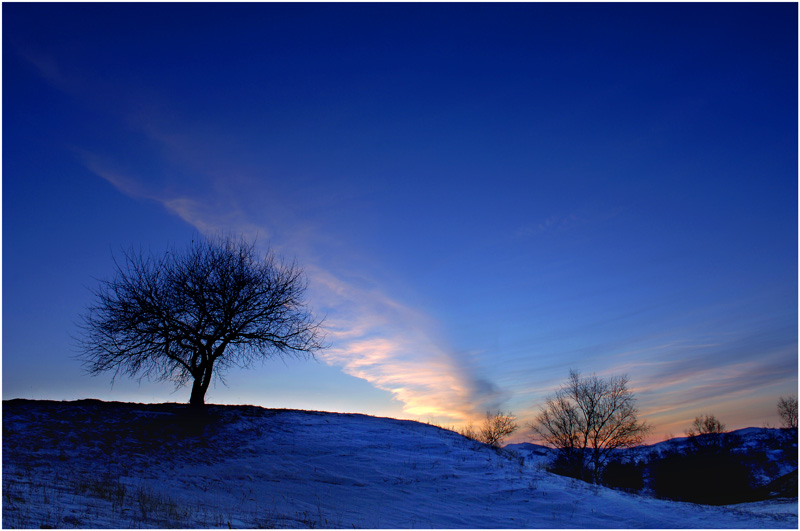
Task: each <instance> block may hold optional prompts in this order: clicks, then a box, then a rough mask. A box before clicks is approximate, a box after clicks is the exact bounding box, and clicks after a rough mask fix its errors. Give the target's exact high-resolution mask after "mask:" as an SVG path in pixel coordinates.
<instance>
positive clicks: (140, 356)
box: [78, 236, 323, 405]
mask: <svg viewBox="0 0 800 531" xmlns="http://www.w3.org/2000/svg"><path fill="white" fill-rule="evenodd" d="M115 264H116V275H115V277H114V278H113V279H112V280H105V281H102V282H101V284H100V287H99V288H98V289H96V290H93V294H94V295H95V298H96V302H95V303H94V304H93V305H91V306H89V307H88V309H87V311H86V313H85V314H84V315H83V316H82V321H81V323H80V324H79V326H80V328H81V330H82V331H83V335H82V337H81V338H80V339H79V347H80V349H81V351H82V352H81V354H80V355H79V356H78V358H79V359H80V360H81V361H83V363H84V366H85V368H86V370H87V371H88V372H89V373H90V374H92V375H96V374H99V373H102V372H106V371H113V373H114V376H113V378H114V379H115V378H116V377H117V376H118V375H120V374H123V375H126V376H131V377H133V376H136V375H139V379H140V380H141V378H144V377H146V378H149V379H153V380H157V381H171V382H173V383H174V384H175V385H176V387H181V386H183V385H185V384H187V383H188V382H190V381H191V382H192V391H191V397H190V399H189V403H190V404H192V405H202V404H204V403H205V394H206V391H207V390H208V387H209V384H210V383H211V380H212V376H216V377H218V378H219V379H220V380H221V381H222V382H223V383H224V379H223V377H222V375H223V374H224V372H225V371H226V370H228V369H229V368H231V367H240V368H246V367H250V366H251V365H252V364H253V363H254V362H255V361H257V360H264V359H266V358H270V357H272V356H286V355H289V356H298V357H313V356H314V353H315V352H316V351H318V350H319V349H321V348H322V347H323V339H322V327H321V322H319V321H316V320H315V319H314V318H313V316H312V314H311V312H310V310H309V309H308V308H307V305H306V302H305V300H304V295H305V290H306V280H305V276H304V273H303V271H302V270H301V269H300V268H299V267H298V266H297V265H296V264H294V263H290V264H287V263H284V262H282V261H280V260H278V259H277V258H276V257H275V255H274V254H273V252H272V251H271V250H270V251H268V252H267V253H266V256H265V257H260V256H259V255H257V253H256V249H255V243H249V242H246V241H245V240H243V239H240V240H234V239H232V238H230V237H222V236H220V237H217V238H210V239H203V240H200V241H196V240H193V241H192V243H191V244H190V245H189V246H188V247H187V248H186V249H185V250H183V251H179V250H174V249H173V250H171V251H168V252H167V253H165V254H164V255H163V256H159V257H156V256H153V255H152V254H150V255H145V254H143V253H142V252H141V251H139V252H138V253H136V252H133V251H131V252H127V253H125V254H124V260H123V261H121V262H118V261H116V260H115ZM112 381H113V379H112Z"/></svg>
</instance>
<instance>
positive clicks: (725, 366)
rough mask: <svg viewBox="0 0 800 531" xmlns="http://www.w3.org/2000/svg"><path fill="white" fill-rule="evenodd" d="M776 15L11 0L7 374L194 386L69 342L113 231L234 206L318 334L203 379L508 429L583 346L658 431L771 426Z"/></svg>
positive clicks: (182, 392) (285, 398)
mask: <svg viewBox="0 0 800 531" xmlns="http://www.w3.org/2000/svg"><path fill="white" fill-rule="evenodd" d="M797 9H798V8H797V4H796V3H780V4H692V3H677V4H573V3H565V4H516V3H515V4H424V3H423V4H418V3H416V4H302V3H300V4H236V5H232V4H158V3H156V4H152V3H148V4H94V3H88V4H27V3H5V4H3V6H2V12H3V17H2V24H3V71H2V73H3V75H2V90H3V100H2V103H3V106H2V111H3V114H2V116H3V136H2V139H3V150H2V155H3V164H2V170H3V174H2V185H3V189H2V210H3V218H2V219H3V233H2V236H3V244H2V247H3V249H2V251H3V254H2V257H3V258H2V269H3V271H2V272H3V301H2V302H3V307H2V310H3V314H2V315H3V317H2V325H3V328H2V335H3V340H2V347H3V350H2V374H3V378H2V383H3V392H2V395H3V399H11V398H18V397H21V398H42V399H55V400H73V399H78V398H99V399H103V400H119V401H135V402H164V401H170V402H185V401H187V400H188V398H189V389H188V388H182V389H179V390H177V391H175V389H174V388H173V387H172V386H171V384H169V383H148V382H147V381H142V382H141V384H139V383H137V382H136V381H135V380H123V379H118V380H117V381H116V382H115V383H114V385H113V387H112V386H111V385H110V380H111V374H108V375H107V376H104V375H101V376H97V377H90V376H88V375H86V374H85V373H84V372H83V370H82V368H81V364H80V362H78V361H76V360H75V359H74V356H75V354H76V347H75V343H76V342H75V340H74V339H73V338H72V337H71V336H76V335H77V334H79V330H78V328H77V326H76V323H77V322H78V320H79V317H80V315H81V313H82V312H83V311H84V308H85V307H86V306H87V305H88V304H89V303H90V302H91V301H92V298H91V293H90V288H93V287H96V286H97V283H98V280H97V279H100V278H108V277H110V276H112V274H113V268H114V262H113V259H112V256H113V255H117V256H119V255H120V253H121V252H122V251H123V250H125V249H129V248H136V249H139V248H142V249H144V250H152V251H153V252H154V253H157V254H161V253H163V252H164V251H165V250H166V249H167V248H168V247H170V246H172V245H176V246H178V247H182V246H184V245H186V244H187V243H188V242H189V241H190V240H191V239H192V238H197V237H198V235H199V234H205V233H214V232H217V231H225V232H227V233H235V234H243V235H244V236H245V237H247V238H256V237H257V241H258V244H259V245H260V246H261V248H262V249H265V248H266V246H267V245H271V246H272V248H273V249H274V250H275V251H276V252H277V253H279V254H280V255H282V256H284V257H286V258H289V259H292V258H296V259H297V261H298V263H299V264H300V265H302V266H303V267H304V268H305V271H306V273H307V275H308V280H309V291H308V300H309V303H310V305H311V307H312V308H313V309H314V311H315V312H316V313H318V314H319V315H320V316H326V328H327V337H328V342H329V344H330V348H328V349H327V350H325V351H323V352H321V353H320V354H319V355H318V360H317V361H298V360H286V361H281V360H279V359H274V360H271V361H268V362H266V363H265V364H263V366H261V365H259V366H256V367H255V368H253V369H251V370H242V371H231V372H229V373H228V374H227V378H226V380H227V384H228V386H227V387H226V386H225V385H222V384H221V383H219V382H218V383H217V384H216V385H215V386H212V387H211V388H210V389H209V392H208V395H207V401H208V402H212V403H223V404H243V403H245V404H256V405H261V406H265V407H281V408H300V409H314V410H327V411H342V412H361V413H367V414H371V415H380V416H390V417H398V418H410V419H415V420H417V419H418V420H422V421H434V422H438V423H441V424H445V425H456V426H457V425H459V424H461V423H463V422H465V421H468V420H474V419H479V418H480V417H481V416H483V415H484V413H485V412H486V411H487V410H493V411H494V410H498V409H499V410H504V411H509V410H510V411H513V412H514V413H515V414H516V415H517V416H518V417H519V419H520V423H521V424H524V423H527V422H530V421H531V420H533V418H534V417H535V415H536V413H537V411H538V408H539V406H541V405H543V402H544V398H545V397H546V396H547V395H548V394H550V393H552V392H553V391H554V390H555V389H556V388H557V387H558V386H559V384H561V383H562V382H564V381H565V380H566V379H567V377H568V373H569V370H570V369H577V370H580V371H581V372H582V373H583V374H585V375H589V374H591V373H596V374H597V375H599V376H604V377H605V376H613V375H618V374H623V373H626V374H628V376H629V377H630V385H631V387H632V388H633V390H634V392H635V394H636V396H637V397H638V404H639V407H640V412H641V417H642V418H643V419H645V420H647V421H648V423H650V424H652V425H653V426H654V430H653V432H652V434H651V440H660V439H662V438H664V437H665V436H666V435H667V434H673V435H676V436H681V435H683V434H684V431H685V430H686V429H687V428H688V427H689V424H690V423H691V421H692V419H693V418H694V417H695V416H697V415H700V414H714V415H716V416H717V417H718V418H719V419H720V420H721V421H722V422H723V423H725V424H726V426H727V427H728V428H729V429H736V428H743V427H747V426H763V425H765V424H770V425H773V426H775V425H778V424H779V419H778V417H777V414H776V407H775V405H776V402H777V400H778V398H779V397H780V396H788V395H796V394H797V385H798V379H797V375H798V352H797V344H798V343H797V339H798V338H797V333H798V313H797V308H798V304H797V303H798V284H797V278H798V260H797V259H798V247H797V243H798V233H797V228H798V216H797V214H798V211H797V206H798V188H797V186H798V173H797V171H798V159H797V153H798V121H797V120H798V107H797V104H798V84H797V83H798V70H797V67H798V57H797V50H798V35H797V24H798V13H797ZM525 435H526V433H521V434H520V440H521V438H524V436H525Z"/></svg>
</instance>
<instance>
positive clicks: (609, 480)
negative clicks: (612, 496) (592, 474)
mask: <svg viewBox="0 0 800 531" xmlns="http://www.w3.org/2000/svg"><path fill="white" fill-rule="evenodd" d="M603 484H604V485H606V486H608V487H611V488H614V489H619V490H624V491H626V492H638V491H640V490H642V489H643V488H644V465H643V464H639V463H636V462H634V461H623V460H621V459H615V460H613V461H609V463H608V464H607V465H606V466H605V468H604V469H603Z"/></svg>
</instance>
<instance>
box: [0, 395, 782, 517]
mask: <svg viewBox="0 0 800 531" xmlns="http://www.w3.org/2000/svg"><path fill="white" fill-rule="evenodd" d="M543 452H544V451H543ZM540 464H541V462H540V461H538V460H537V459H527V460H523V459H520V458H519V456H518V455H515V454H514V453H513V452H510V451H500V452H497V451H494V450H491V449H489V448H487V447H485V446H483V445H480V444H478V443H475V442H474V441H470V440H467V439H465V438H463V437H461V436H460V435H458V434H456V433H453V432H451V431H447V430H443V429H440V428H437V427H435V426H430V425H427V424H420V423H417V422H410V421H401V420H395V419H386V418H376V417H368V416H364V415H349V414H348V415H345V414H336V413H319V412H310V411H290V410H267V409H262V408H257V407H251V406H209V407H208V408H207V411H205V412H203V413H194V414H193V413H190V412H189V411H188V409H187V407H186V406H183V405H178V404H161V405H144V404H124V403H106V402H99V401H94V400H85V401H77V402H49V401H27V400H12V401H5V402H3V527H7V528H8V527H41V526H50V527H81V528H86V527H103V528H115V527H116V528H120V527H122V528H128V527H194V528H204V527H228V526H231V527H247V528H257V527H301V528H309V527H336V528H344V527H348V528H351V527H357V528H411V527H434V528H566V527H570V528H642V527H658V528H670V527H693V528H703V527H734V528H758V527H767V528H797V523H798V520H797V502H796V500H794V501H793V502H786V501H784V502H761V503H756V504H742V505H737V506H729V507H704V506H697V505H692V504H685V503H675V502H668V501H662V500H654V499H651V498H646V497H642V496H634V495H629V494H624V493H621V492H617V491H613V490H610V489H606V488H603V487H595V486H590V485H587V484H585V483H582V482H579V481H576V480H572V479H569V478H564V477H560V476H555V475H552V474H549V473H548V472H545V471H544V470H543V468H542V467H541V466H539V465H540Z"/></svg>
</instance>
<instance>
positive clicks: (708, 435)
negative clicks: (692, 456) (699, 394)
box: [686, 415, 727, 449]
mask: <svg viewBox="0 0 800 531" xmlns="http://www.w3.org/2000/svg"><path fill="white" fill-rule="evenodd" d="M686 436H687V437H689V440H690V441H691V442H692V444H694V445H695V446H696V447H697V448H705V449H710V448H720V447H722V446H724V445H725V443H726V442H727V441H726V437H725V425H724V424H723V423H722V422H720V421H719V419H717V417H715V416H714V415H701V416H699V417H695V419H694V421H693V422H692V425H691V426H690V427H689V429H688V430H686Z"/></svg>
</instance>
